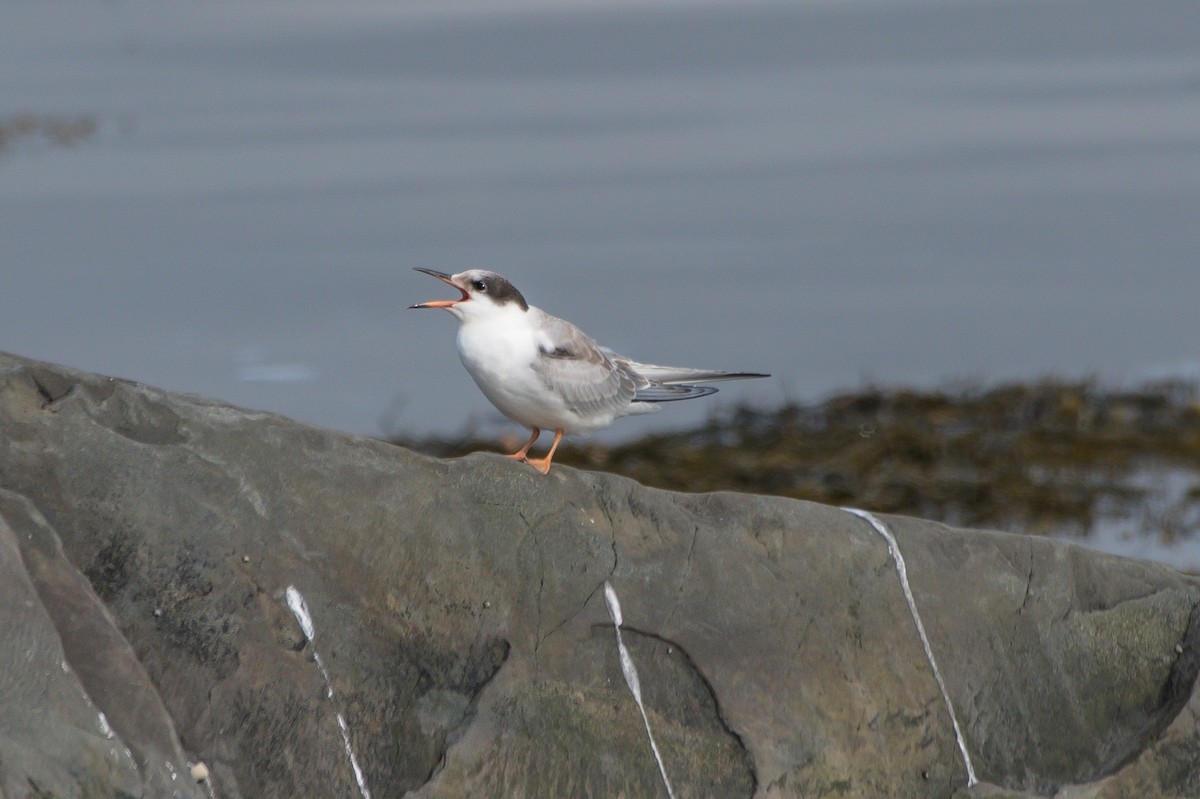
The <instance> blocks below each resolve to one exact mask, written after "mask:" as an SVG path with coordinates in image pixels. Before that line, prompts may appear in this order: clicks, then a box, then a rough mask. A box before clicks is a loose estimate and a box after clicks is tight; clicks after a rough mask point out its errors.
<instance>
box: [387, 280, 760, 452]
mask: <svg viewBox="0 0 1200 799" xmlns="http://www.w3.org/2000/svg"><path fill="white" fill-rule="evenodd" d="M416 271H418V272H423V273H425V274H427V275H432V276H433V277H436V278H437V279H438V280H441V281H443V282H444V283H448V284H449V285H451V286H453V287H454V288H456V289H458V291H459V293H460V294H461V295H462V296H461V297H459V298H458V299H455V300H433V301H431V302H422V303H418V304H416V305H412V306H409V307H410V308H443V309H445V310H447V311H449V312H450V313H452V314H454V316H455V318H457V319H458V322H459V327H458V341H457V344H458V355H459V357H460V358H461V359H462V362H463V366H465V367H467V371H468V372H469V373H470V374H471V377H472V378H474V380H475V384H476V385H478V386H479V390H480V391H482V392H483V395H484V396H485V397H487V398H488V400H489V401H491V403H492V404H493V405H495V406H496V407H497V408H498V409H499V410H500V412H501V413H503V414H504V415H505V416H507V417H508V418H509V419H512V420H513V421H514V422H517V423H518V424H521V425H524V426H525V427H528V428H531V430H532V431H533V434H532V435H531V436H530V437H529V440H528V441H527V442H525V446H523V447H521V448H520V449H519V450H517V451H516V452H514V453H512V454H511V455H509V456H508V457H510V458H514V459H516V460H519V461H525V462H527V463H528V464H529V465H530V466H533V467H534V468H535V469H537V470H538V471H539V472H541V473H542V474H547V473H548V472H549V471H550V461H551V460H552V459H553V458H554V452H555V450H557V449H558V445H559V442H561V441H562V437H563V434H564V433H572V434H575V433H591V432H594V431H596V430H600V429H601V428H604V427H608V426H609V425H610V424H612V423H613V421H614V420H616V419H618V418H619V417H622V416H631V415H634V414H642V413H651V412H653V411H657V410H658V404H657V403H660V402H670V401H673V400H684V399H692V398H693V397H704V396H708V395H709V394H713V393H715V392H716V389H715V388H713V387H712V386H700V385H696V383H711V382H715V381H718V380H742V379H745V378H751V377H770V375H765V374H757V373H752V372H714V371H711V370H709V369H685V368H677V367H673V366H654V365H652V364H647V363H638V362H637V361H633V360H630V359H629V358H626V357H624V356H621V355H617V354H616V353H615V352H613V351H612V350H609V349H607V348H605V347H601V346H600V345H598V344H597V343H596V342H595V341H593V340H592V339H591V338H590V337H589V336H588V335H587V334H586V333H584V332H583V331H582V330H580V329H579V328H577V327H575V325H573V324H571V323H570V322H567V321H564V320H562V319H559V318H558V317H555V316H551V315H550V314H548V313H546V312H545V311H543V310H541V309H540V308H535V307H533V306H532V305H530V304H529V303H527V302H526V301H525V298H524V297H523V296H521V292H519V291H517V289H516V287H514V286H513V284H512V283H509V282H508V280H506V279H505V278H503V277H501V276H500V275H497V274H496V273H495V272H487V271H484V270H482V269H470V270H468V271H466V272H459V273H458V274H457V275H447V274H445V273H443V272H435V271H434V270H432V269H420V268H418V269H417V270H416ZM542 430H553V431H554V443H553V444H551V445H550V452H549V453H548V454H547V455H546V457H545V458H540V459H531V458H528V457H527V455H528V453H529V448H530V447H532V446H533V444H534V442H535V441H537V439H538V436H540V435H541V432H542Z"/></svg>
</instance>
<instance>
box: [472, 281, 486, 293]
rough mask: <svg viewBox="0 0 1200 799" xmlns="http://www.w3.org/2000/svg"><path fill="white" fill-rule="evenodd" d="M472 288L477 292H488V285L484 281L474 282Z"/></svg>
mask: <svg viewBox="0 0 1200 799" xmlns="http://www.w3.org/2000/svg"><path fill="white" fill-rule="evenodd" d="M471 288H473V289H475V290H476V291H487V283H484V282H483V281H482V280H472V281H471Z"/></svg>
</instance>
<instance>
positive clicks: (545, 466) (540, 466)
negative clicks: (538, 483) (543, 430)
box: [525, 430, 563, 474]
mask: <svg viewBox="0 0 1200 799" xmlns="http://www.w3.org/2000/svg"><path fill="white" fill-rule="evenodd" d="M562 437H563V431H562V430H555V431H554V443H553V444H551V445H550V451H549V452H547V453H546V457H544V458H532V459H529V458H527V459H526V460H525V462H526V463H528V464H529V465H530V466H532V467H533V468H535V469H537V470H538V471H539V472H541V473H542V474H550V461H552V460H553V459H554V451H555V450H556V449H558V445H559V443H561V442H562Z"/></svg>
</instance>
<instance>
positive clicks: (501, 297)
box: [408, 267, 529, 321]
mask: <svg viewBox="0 0 1200 799" xmlns="http://www.w3.org/2000/svg"><path fill="white" fill-rule="evenodd" d="M416 271H418V272H424V273H425V274H427V275H431V276H433V277H436V278H437V279H438V280H440V281H442V282H443V283H446V284H448V285H451V286H454V288H456V289H458V291H459V293H460V294H461V295H462V296H460V297H459V298H458V299H456V300H431V301H429V302H419V303H417V304H416V305H410V306H408V307H409V308H444V309H445V310H447V311H449V312H450V313H452V314H454V315H455V316H456V317H458V319H459V320H460V321H466V320H467V319H471V318H475V317H482V316H486V315H490V314H494V313H496V312H498V311H501V310H505V311H508V310H511V309H518V310H521V311H528V310H529V303H527V302H525V298H524V297H522V296H521V292H519V291H517V289H516V287H515V286H514V285H513V284H512V283H509V282H508V279H507V278H505V277H502V276H501V275H497V274H496V273H495V272H488V271H486V270H483V269H468V270H467V271H466V272H459V273H458V274H457V275H447V274H446V273H444V272H435V271H434V270H432V269H422V268H420V267H416Z"/></svg>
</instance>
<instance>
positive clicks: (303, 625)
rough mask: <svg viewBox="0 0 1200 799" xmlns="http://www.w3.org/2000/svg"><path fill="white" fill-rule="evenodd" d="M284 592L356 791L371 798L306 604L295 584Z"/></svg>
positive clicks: (363, 798)
mask: <svg viewBox="0 0 1200 799" xmlns="http://www.w3.org/2000/svg"><path fill="white" fill-rule="evenodd" d="M286 593H287V605H288V607H289V608H290V609H291V611H292V615H293V616H295V617H296V621H297V622H299V623H300V629H301V630H303V631H304V637H305V638H307V639H308V642H309V643H310V644H311V645H312V648H313V660H315V661H316V663H317V669H318V671H320V672H321V678H322V679H323V680H325V696H327V697H328V698H329V703H330V704H331V705H333V710H334V713H335V715H336V716H337V723H338V730H339V731H340V732H341V733H342V744H343V745H344V746H345V747H346V757H348V758H349V759H350V767H351V768H352V769H354V779H355V780H357V781H358V792H359V793H360V794H361V795H362V799H371V791H370V789H369V788H367V778H366V777H365V776H364V775H363V771H362V769H361V768H360V767H359V765H358V758H357V757H355V756H354V747H352V746H351V745H350V727H349V725H347V724H346V717H345V716H343V715H342V711H341V710H339V709H338V706H337V700H336V699H335V698H334V696H333V681H332V680H330V679H329V672H328V671H327V670H326V669H325V661H323V660H321V653H320V652H318V651H317V642H316V638H317V630H316V628H315V627H314V626H313V620H312V616H311V615H309V612H308V605H306V604H304V597H303V596H302V595H301V594H300V592H299V591H298V590H297V589H296V586H294V585H289V586H288V587H287V592H286Z"/></svg>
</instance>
